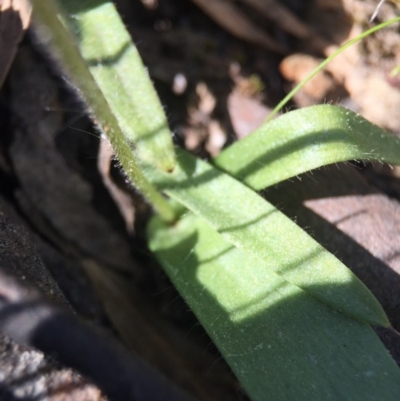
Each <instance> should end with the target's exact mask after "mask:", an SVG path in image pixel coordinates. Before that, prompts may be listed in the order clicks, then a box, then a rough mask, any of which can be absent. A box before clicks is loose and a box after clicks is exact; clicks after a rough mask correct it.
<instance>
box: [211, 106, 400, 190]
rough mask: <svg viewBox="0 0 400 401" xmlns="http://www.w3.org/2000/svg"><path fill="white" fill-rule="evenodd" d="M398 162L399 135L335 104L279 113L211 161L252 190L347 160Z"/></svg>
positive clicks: (399, 152)
mask: <svg viewBox="0 0 400 401" xmlns="http://www.w3.org/2000/svg"><path fill="white" fill-rule="evenodd" d="M353 159H363V160H371V159H372V160H378V161H380V162H387V163H391V164H400V139H399V138H397V137H395V136H394V135H391V134H389V133H388V132H386V131H385V130H383V129H381V128H379V127H377V126H376V125H374V124H372V123H370V122H369V121H367V120H365V119H364V118H363V117H361V116H358V115H356V114H355V113H353V112H352V111H350V110H346V109H344V108H342V107H338V106H329V105H319V106H312V107H308V108H303V109H300V110H296V111H292V112H290V113H287V114H284V115H283V116H280V117H279V118H277V119H276V120H273V121H271V122H269V123H267V124H264V125H263V126H262V127H261V128H259V129H258V130H257V131H255V132H253V133H252V134H251V135H249V136H248V137H246V138H244V139H242V140H241V141H239V142H236V143H235V144H233V145H232V146H230V147H229V148H227V149H225V150H224V151H223V152H221V154H220V155H219V156H217V157H216V158H215V159H214V160H213V164H214V165H215V166H217V167H218V168H220V169H221V170H223V171H226V172H227V173H228V174H231V175H232V176H234V177H235V178H236V179H238V180H240V181H242V182H244V183H245V184H246V185H248V186H250V187H251V188H253V189H255V190H261V189H263V188H266V187H268V186H270V185H273V184H276V183H278V182H280V181H283V180H286V179H288V178H291V177H294V176H296V175H299V174H301V173H304V172H306V171H308V170H312V169H314V168H317V167H321V166H324V165H327V164H332V163H337V162H341V161H346V160H353Z"/></svg>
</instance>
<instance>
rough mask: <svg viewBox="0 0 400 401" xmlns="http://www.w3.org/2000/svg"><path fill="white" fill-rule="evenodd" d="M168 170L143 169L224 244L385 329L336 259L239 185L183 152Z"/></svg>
mask: <svg viewBox="0 0 400 401" xmlns="http://www.w3.org/2000/svg"><path fill="white" fill-rule="evenodd" d="M177 160H178V163H177V166H176V167H175V169H174V171H173V172H172V173H170V174H166V173H163V172H160V171H157V170H154V169H149V171H148V172H147V177H148V178H149V180H150V181H151V182H152V183H153V184H155V185H156V186H157V187H158V188H160V189H162V190H164V191H165V193H166V194H168V195H169V196H171V197H172V198H174V199H176V200H177V201H178V202H180V203H181V204H183V205H184V206H186V207H187V208H188V209H189V210H191V211H193V212H194V213H195V214H197V215H199V216H201V217H203V218H204V219H205V220H207V221H208V222H209V224H210V225H211V226H212V227H214V228H215V229H216V230H217V231H218V232H220V233H221V234H222V235H223V236H224V237H225V238H226V239H227V240H228V241H229V242H231V243H232V244H233V245H234V246H236V247H237V248H239V249H242V250H243V251H245V252H248V253H249V255H251V256H252V257H254V258H255V260H257V262H258V263H259V264H260V266H261V267H262V268H263V269H264V272H265V275H271V273H272V272H275V273H277V274H279V275H280V276H282V277H283V278H284V279H285V280H287V281H288V282H290V283H292V284H294V285H296V286H298V287H300V288H302V289H303V290H305V291H306V292H308V293H309V294H310V295H312V296H313V297H315V298H316V299H318V300H320V301H322V302H324V303H327V304H328V305H330V306H332V307H333V308H335V309H338V310H340V311H342V312H343V313H345V314H347V315H349V316H352V317H354V318H356V319H359V320H362V321H365V322H368V323H371V324H378V325H383V326H387V325H389V323H388V321H387V318H386V316H385V313H384V312H383V310H382V307H381V306H380V305H379V303H378V302H377V301H376V299H375V298H374V297H373V295H372V294H371V293H370V292H369V291H368V289H367V288H366V287H365V286H364V285H363V284H362V283H361V282H360V281H359V280H358V279H357V278H356V277H355V276H354V275H353V274H352V273H351V271H350V270H348V269H347V268H346V267H345V266H344V265H343V264H342V263H341V262H340V261H339V260H338V259H336V258H335V257H334V256H333V255H332V254H330V253H329V252H327V251H326V250H325V249H324V248H323V247H322V246H321V245H319V244H318V243H317V242H316V241H314V240H313V239H312V238H311V237H310V236H309V235H308V234H307V233H305V232H304V231H303V230H302V229H301V228H299V227H298V226H297V225H296V224H295V223H293V222H292V221H291V220H290V219H289V218H288V217H286V216H285V215H284V214H283V213H281V212H279V211H278V210H277V209H276V208H275V207H274V206H272V205H271V204H270V203H268V202H267V201H265V200H264V199H263V198H262V197H260V196H259V195H258V194H256V193H255V192H254V191H253V190H251V189H249V188H248V187H246V186H245V185H243V184H242V183H240V182H239V181H237V180H235V179H233V178H232V177H230V176H229V175H227V174H224V173H223V172H221V171H220V170H217V169H216V168H214V167H212V166H211V165H210V164H208V163H205V162H203V161H201V160H199V159H197V158H195V157H193V156H191V155H189V154H188V153H186V152H184V151H179V152H178V158H177Z"/></svg>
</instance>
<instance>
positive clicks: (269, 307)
mask: <svg viewBox="0 0 400 401" xmlns="http://www.w3.org/2000/svg"><path fill="white" fill-rule="evenodd" d="M226 201H228V200H227V199H226ZM149 237H150V248H151V249H152V251H153V252H154V253H155V254H156V256H157V258H158V259H159V261H160V263H161V264H162V265H163V267H164V269H165V270H166V272H167V274H168V275H169V277H170V278H171V280H172V282H173V283H174V285H175V286H176V287H177V289H178V290H179V291H180V293H181V294H182V295H183V297H184V298H185V300H186V301H187V303H188V304H189V306H190V307H191V308H192V309H193V311H194V312H195V314H196V315H197V317H198V318H199V320H200V321H201V322H202V324H203V325H204V327H205V329H206V330H207V332H208V333H209V335H210V336H211V338H212V339H213V341H214V342H215V343H216V345H217V346H218V348H219V350H220V351H221V353H222V355H223V356H224V358H225V360H226V361H227V362H228V363H229V365H230V366H231V368H232V369H233V371H234V372H235V374H236V375H237V377H238V378H239V379H240V382H241V384H242V385H243V387H244V388H245V389H246V391H247V392H248V394H249V396H250V397H251V399H252V400H253V401H265V400H273V401H286V400H296V401H303V400H304V401H309V400H324V401H333V400H335V401H343V400H352V401H372V400H375V401H382V400H385V401H391V400H393V401H395V400H398V399H399V395H400V372H399V370H398V368H397V366H396V365H395V363H394V362H393V360H392V359H391V358H390V357H389V355H388V353H387V351H386V350H385V348H384V347H383V345H382V344H381V343H380V341H379V339H378V338H377V337H376V335H375V334H374V333H373V331H372V330H371V329H370V327H369V326H367V325H365V324H363V323H360V322H358V321H356V320H354V319H350V318H348V317H346V316H344V315H343V314H341V313H339V312H337V311H335V310H334V309H332V308H329V307H327V306H326V305H324V304H322V303H321V302H318V301H317V300H316V299H314V298H313V297H310V296H309V294H307V293H306V292H305V291H302V290H300V289H299V288H298V287H296V286H293V285H291V284H290V283H288V282H287V281H286V280H284V279H282V278H281V277H279V276H277V275H276V274H274V273H271V272H269V271H268V269H265V266H264V265H263V263H260V260H259V259H254V258H252V257H251V256H250V255H249V254H248V253H245V252H243V251H240V250H238V249H237V248H235V247H233V246H232V245H231V244H230V243H229V242H227V241H226V240H225V239H224V238H223V237H222V236H221V235H220V234H218V233H217V232H216V231H215V230H214V229H213V228H212V227H210V226H209V225H208V224H207V223H206V222H205V221H204V219H202V218H200V217H197V216H195V215H193V214H192V213H187V214H186V215H185V216H184V217H183V218H182V219H181V220H180V221H179V222H177V223H176V224H175V225H174V226H172V227H171V226H167V225H164V223H162V222H161V221H160V220H159V219H158V218H154V219H153V220H152V222H151V223H150V225H149ZM336 285H337V286H338V287H340V286H342V285H343V288H345V290H346V291H350V290H351V288H346V287H347V286H346V284H339V283H337V284H336ZM321 286H322V288H323V289H325V290H326V291H330V290H331V286H335V284H332V283H326V284H325V285H322V284H321ZM338 287H335V289H337V288H338Z"/></svg>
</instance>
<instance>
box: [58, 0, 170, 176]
mask: <svg viewBox="0 0 400 401" xmlns="http://www.w3.org/2000/svg"><path fill="white" fill-rule="evenodd" d="M61 4H62V7H63V8H64V9H65V11H66V15H67V16H68V17H67V21H68V25H69V27H70V28H71V29H72V30H73V31H74V32H75V36H76V38H77V43H78V46H79V49H80V52H81V55H82V57H83V58H84V59H85V61H86V62H87V64H88V67H89V70H90V72H91V74H92V75H93V77H94V79H95V81H96V83H97V85H98V86H99V88H100V89H101V91H102V92H103V94H104V96H105V97H106V98H107V102H108V104H109V107H110V108H111V110H112V112H113V113H114V115H115V117H116V118H117V120H118V123H119V125H120V127H121V129H122V131H123V132H124V134H125V138H126V141H127V142H128V143H129V145H130V146H131V148H132V149H133V150H134V151H135V152H137V156H138V158H139V161H141V160H142V161H144V162H145V163H151V164H152V165H153V166H154V167H156V168H159V169H162V170H164V171H170V170H172V169H173V168H174V164H175V154H174V149H173V145H172V140H171V135H170V130H169V127H168V123H167V120H166V117H165V113H164V111H163V109H162V107H161V103H160V100H159V99H158V97H157V94H156V92H155V90H154V87H153V85H152V82H151V80H150V78H149V75H148V72H147V69H146V68H145V67H144V66H143V63H142V60H141V58H140V55H139V53H138V51H137V49H136V47H135V46H134V44H133V43H132V40H131V37H130V35H129V33H128V32H127V30H126V29H125V26H124V24H123V22H122V21H121V18H120V16H119V14H118V12H117V10H116V9H115V6H114V4H113V3H112V2H104V1H103V0H68V1H63V2H61Z"/></svg>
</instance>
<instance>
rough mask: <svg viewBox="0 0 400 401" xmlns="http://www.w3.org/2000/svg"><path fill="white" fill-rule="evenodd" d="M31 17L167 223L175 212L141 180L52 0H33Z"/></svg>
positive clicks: (131, 175) (127, 169) (132, 177)
mask: <svg viewBox="0 0 400 401" xmlns="http://www.w3.org/2000/svg"><path fill="white" fill-rule="evenodd" d="M32 4H33V18H34V21H35V22H36V24H37V28H38V32H39V35H40V34H41V36H42V39H45V40H46V41H47V42H48V43H47V44H48V45H50V47H51V49H52V51H53V52H54V55H55V57H56V59H57V61H58V62H59V64H60V67H61V68H62V69H63V70H64V71H66V73H67V75H68V76H69V78H70V79H71V80H72V82H73V83H74V84H75V85H76V87H77V88H79V94H80V95H81V96H82V98H83V99H84V100H85V102H86V103H87V104H88V106H89V108H90V110H91V112H92V113H93V115H95V116H96V122H97V124H98V126H99V127H100V128H101V129H102V131H104V133H105V134H106V135H107V137H108V138H109V140H110V142H111V144H112V146H113V148H114V150H115V152H116V155H117V157H118V160H119V162H120V163H121V165H122V166H123V168H124V171H125V173H126V174H127V175H128V177H129V179H130V180H131V181H132V182H133V183H134V185H135V186H136V187H137V188H138V190H139V191H140V192H141V193H142V194H143V196H144V197H145V198H146V199H147V200H148V201H149V203H150V204H151V205H152V206H153V208H154V209H155V210H156V212H157V213H158V214H159V215H160V217H161V218H162V219H163V220H165V221H167V222H170V221H173V220H174V219H175V212H174V210H173V209H172V208H171V206H170V205H169V204H168V202H167V201H166V200H165V199H164V197H163V196H162V195H161V194H160V193H159V192H158V191H157V190H156V188H155V187H154V186H153V185H151V184H150V183H149V181H147V179H146V178H145V177H144V175H143V173H142V171H141V168H140V166H139V164H138V161H137V160H136V157H135V154H134V152H133V150H132V149H131V147H130V145H129V143H128V141H127V140H126V139H125V136H124V133H123V132H122V130H121V128H120V126H119V124H118V121H117V119H116V118H115V116H114V115H113V113H112V112H111V110H110V107H109V105H108V103H107V101H106V99H105V98H104V96H103V93H102V92H101V90H100V89H99V87H98V86H97V84H96V82H95V80H94V79H93V76H92V75H91V73H90V71H89V70H88V68H87V66H86V63H85V61H84V60H83V59H82V57H81V55H80V53H79V51H78V49H77V48H76V46H75V45H74V39H73V37H72V35H71V34H70V33H69V31H67V29H66V28H65V27H64V25H63V24H62V23H61V21H60V20H59V19H58V18H57V16H58V15H59V13H60V11H59V9H58V7H57V5H56V4H55V3H54V2H53V1H52V0H32Z"/></svg>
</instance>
